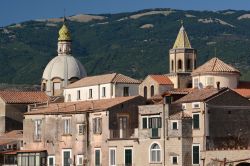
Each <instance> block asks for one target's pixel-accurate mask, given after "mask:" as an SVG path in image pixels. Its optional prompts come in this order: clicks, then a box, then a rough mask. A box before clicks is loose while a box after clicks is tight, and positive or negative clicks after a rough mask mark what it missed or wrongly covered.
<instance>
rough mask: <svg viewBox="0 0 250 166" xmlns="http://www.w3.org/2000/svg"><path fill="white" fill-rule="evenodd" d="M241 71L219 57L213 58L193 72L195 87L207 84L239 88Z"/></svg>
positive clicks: (202, 86)
mask: <svg viewBox="0 0 250 166" xmlns="http://www.w3.org/2000/svg"><path fill="white" fill-rule="evenodd" d="M239 78H240V71H239V70H237V69H235V68H234V67H232V66H230V65H228V64H226V63H224V62H223V61H221V60H220V59H219V58H216V57H215V58H212V59H210V60H209V61H207V62H206V63H204V64H203V65H201V66H199V67H198V68H197V69H195V70H194V71H193V72H192V81H193V88H204V87H207V86H212V87H215V88H216V87H217V83H218V82H219V83H220V85H219V86H220V87H228V88H232V89H234V88H237V87H238V84H239Z"/></svg>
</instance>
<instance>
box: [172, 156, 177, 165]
mask: <svg viewBox="0 0 250 166" xmlns="http://www.w3.org/2000/svg"><path fill="white" fill-rule="evenodd" d="M171 163H172V164H178V157H177V156H171Z"/></svg>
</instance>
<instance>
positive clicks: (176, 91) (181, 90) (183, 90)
mask: <svg viewBox="0 0 250 166" xmlns="http://www.w3.org/2000/svg"><path fill="white" fill-rule="evenodd" d="M194 90H195V89H194V88H178V89H173V90H170V91H168V93H170V94H188V93H191V92H192V91H194Z"/></svg>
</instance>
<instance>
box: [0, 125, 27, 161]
mask: <svg viewBox="0 0 250 166" xmlns="http://www.w3.org/2000/svg"><path fill="white" fill-rule="evenodd" d="M22 140H23V131H22V130H12V131H10V132H7V133H4V134H2V135H1V136H0V165H2V166H15V165H17V156H16V152H17V151H19V150H21V148H22V146H23V144H22Z"/></svg>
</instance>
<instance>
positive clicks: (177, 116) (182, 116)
mask: <svg viewBox="0 0 250 166" xmlns="http://www.w3.org/2000/svg"><path fill="white" fill-rule="evenodd" d="M185 118H192V117H191V116H190V115H188V114H187V113H185V112H183V111H178V112H175V113H173V114H172V115H170V116H169V119H170V120H181V119H185Z"/></svg>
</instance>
